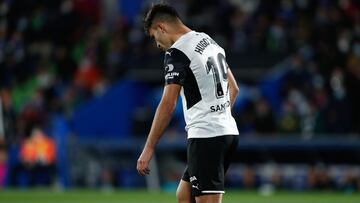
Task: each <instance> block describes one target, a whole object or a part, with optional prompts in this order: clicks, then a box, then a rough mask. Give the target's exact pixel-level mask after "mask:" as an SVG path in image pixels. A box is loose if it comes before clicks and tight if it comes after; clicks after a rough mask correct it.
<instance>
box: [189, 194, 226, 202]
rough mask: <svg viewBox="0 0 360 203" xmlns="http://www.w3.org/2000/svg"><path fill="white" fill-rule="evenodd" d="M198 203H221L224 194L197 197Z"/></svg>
mask: <svg viewBox="0 0 360 203" xmlns="http://www.w3.org/2000/svg"><path fill="white" fill-rule="evenodd" d="M195 199H196V203H221V201H222V194H208V195H201V196H197V197H195Z"/></svg>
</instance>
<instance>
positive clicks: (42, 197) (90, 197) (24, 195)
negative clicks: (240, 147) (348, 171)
mask: <svg viewBox="0 0 360 203" xmlns="http://www.w3.org/2000/svg"><path fill="white" fill-rule="evenodd" d="M171 202H176V199H175V194H172V193H157V194H151V193H148V192H146V191H124V190H116V191H113V192H101V191H97V190H71V191H66V192H54V191H51V190H24V191H21V190H2V191H0V203H171ZM312 202H314V203H359V202H360V193H355V194H344V193H334V192H297V193H294V192H276V193H274V194H272V195H270V196H261V195H259V194H258V193H257V192H244V191H230V192H227V193H226V194H225V195H224V199H223V203H312Z"/></svg>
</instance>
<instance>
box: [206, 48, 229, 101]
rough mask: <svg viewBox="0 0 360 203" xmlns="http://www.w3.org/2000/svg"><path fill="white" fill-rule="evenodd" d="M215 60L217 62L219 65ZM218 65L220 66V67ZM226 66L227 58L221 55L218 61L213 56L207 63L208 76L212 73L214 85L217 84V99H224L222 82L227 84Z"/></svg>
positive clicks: (218, 56)
mask: <svg viewBox="0 0 360 203" xmlns="http://www.w3.org/2000/svg"><path fill="white" fill-rule="evenodd" d="M215 60H217V63H216V61H215ZM217 64H219V65H220V67H219V66H218V65H217ZM225 64H226V60H225V56H224V55H223V54H221V53H219V54H218V55H217V59H215V58H214V57H212V56H211V57H209V58H208V60H207V62H206V71H207V74H209V73H210V71H212V72H213V77H214V84H215V96H216V98H217V99H220V98H223V97H224V89H223V87H222V85H221V80H222V81H224V82H227V74H226V73H227V72H226V69H225V68H226V66H225ZM219 69H220V71H219ZM220 72H221V75H220Z"/></svg>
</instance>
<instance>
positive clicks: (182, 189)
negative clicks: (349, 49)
mask: <svg viewBox="0 0 360 203" xmlns="http://www.w3.org/2000/svg"><path fill="white" fill-rule="evenodd" d="M176 198H177V200H178V202H179V203H191V202H192V196H191V185H190V182H187V181H184V180H180V183H179V186H178V188H177V190H176Z"/></svg>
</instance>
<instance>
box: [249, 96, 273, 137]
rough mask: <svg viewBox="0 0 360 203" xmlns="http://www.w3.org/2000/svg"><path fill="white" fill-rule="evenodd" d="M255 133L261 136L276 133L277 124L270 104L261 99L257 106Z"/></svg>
mask: <svg viewBox="0 0 360 203" xmlns="http://www.w3.org/2000/svg"><path fill="white" fill-rule="evenodd" d="M254 123H255V131H256V132H257V133H260V134H272V133H274V132H275V131H276V123H275V120H274V116H273V113H272V111H271V108H270V106H269V104H268V103H267V102H266V100H265V99H259V101H257V102H256V104H255V118H254Z"/></svg>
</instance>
